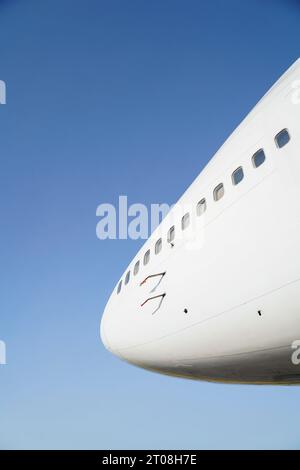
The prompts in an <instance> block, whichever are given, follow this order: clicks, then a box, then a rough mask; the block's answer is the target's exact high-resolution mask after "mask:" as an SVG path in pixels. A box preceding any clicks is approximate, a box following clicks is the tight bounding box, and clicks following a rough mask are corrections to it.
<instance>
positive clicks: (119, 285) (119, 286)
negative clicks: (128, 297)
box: [117, 281, 122, 294]
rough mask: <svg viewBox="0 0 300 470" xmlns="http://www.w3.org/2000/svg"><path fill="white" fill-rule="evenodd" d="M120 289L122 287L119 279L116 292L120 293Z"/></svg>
mask: <svg viewBox="0 0 300 470" xmlns="http://www.w3.org/2000/svg"><path fill="white" fill-rule="evenodd" d="M121 289H122V281H120V282H119V284H118V289H117V294H120V292H121Z"/></svg>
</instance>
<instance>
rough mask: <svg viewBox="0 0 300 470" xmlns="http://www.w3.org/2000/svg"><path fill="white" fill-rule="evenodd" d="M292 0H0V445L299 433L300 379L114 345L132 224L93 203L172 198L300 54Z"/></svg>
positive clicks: (288, 438)
mask: <svg viewBox="0 0 300 470" xmlns="http://www.w3.org/2000/svg"><path fill="white" fill-rule="evenodd" d="M299 21H300V3H299V2H297V1H286V0H285V1H284V0H282V1H280V0H263V1H262V0H251V1H250V0H248V1H247V0H243V1H240V0H227V1H221V0H213V1H200V0H180V1H179V0H151V1H150V0H148V1H146V0H127V1H124V0H106V1H104V0H103V1H102V0H99V1H96V0H87V1H83V0H82V1H80V0H51V1H50V0H44V1H43V2H41V1H40V0H27V1H21V0H7V1H0V79H2V80H5V81H6V83H7V104H6V105H5V106H0V124H1V139H0V142H1V145H0V149H1V150H0V162H1V169H0V192H1V194H0V214H1V230H0V241H1V243H0V267H1V295H0V339H2V340H5V341H6V344H7V361H8V364H7V365H6V366H0V448H5V449H8V448H20V449H29V448H70V449H74V448H99V449H101V448H111V449H115V448H122V449H125V448H154V449H155V448H210V449H211V448H235V447H236V448H300V430H299V420H300V407H299V393H300V389H299V388H293V387H286V388H285V387H278V388H271V387H255V386H236V385H215V384H208V383H202V382H192V381H185V380H181V379H174V378H170V377H165V376H160V375H156V374H152V373H150V372H146V371H143V370H139V369H137V368H135V367H132V366H130V365H128V364H125V363H122V362H121V361H119V360H118V359H117V358H115V357H113V356H112V355H110V354H109V353H108V352H107V351H106V350H105V349H104V347H103V346H102V344H101V342H100V339H99V333H98V330H99V321H100V317H101V314H102V311H103V308H104V306H105V303H106V300H107V298H108V296H109V294H110V291H111V290H112V288H113V287H114V285H115V283H116V281H117V280H118V278H119V276H120V274H121V273H122V272H123V270H124V268H125V267H126V265H127V264H128V262H129V261H130V259H131V257H132V256H133V255H134V254H135V252H136V251H137V249H138V248H139V247H140V245H141V243H142V242H140V241H136V242H134V241H100V240H98V239H97V238H96V234H95V228H96V223H97V218H96V216H95V211H96V207H97V206H98V204H100V203H102V202H111V203H114V202H116V201H117V198H118V195H119V194H127V195H128V197H129V202H142V203H145V204H150V203H155V202H168V203H172V202H175V201H176V199H177V198H178V197H179V196H180V195H181V194H182V192H183V191H184V190H185V189H186V188H187V186H188V185H189V184H190V183H191V182H192V180H193V179H194V178H195V177H196V176H197V174H198V173H199V172H200V170H201V169H202V168H203V166H204V165H205V164H206V163H207V161H208V160H209V159H210V158H211V156H212V155H213V153H214V152H215V151H216V150H217V149H218V147H219V146H220V145H221V144H222V143H223V141H224V140H225V139H226V137H227V136H228V135H229V133H230V132H231V131H232V130H233V129H234V128H235V126H236V125H237V124H238V123H239V122H240V121H241V119H242V118H243V117H244V116H245V115H246V114H247V112H248V111H249V110H250V108H251V107H252V106H253V105H254V104H255V103H256V102H257V100H258V99H259V98H260V97H261V96H262V95H263V93H264V92H265V91H266V90H267V89H268V87H269V86H270V85H272V84H273V82H274V81H275V80H276V79H277V78H278V77H279V76H280V74H281V73H283V72H284V70H285V69H286V68H287V67H288V66H289V65H290V64H291V63H292V62H293V61H294V60H295V59H296V58H297V57H298V56H300V28H299Z"/></svg>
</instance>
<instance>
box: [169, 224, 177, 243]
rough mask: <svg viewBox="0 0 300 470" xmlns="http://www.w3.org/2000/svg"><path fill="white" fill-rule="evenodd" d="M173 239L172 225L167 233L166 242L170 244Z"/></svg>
mask: <svg viewBox="0 0 300 470" xmlns="http://www.w3.org/2000/svg"><path fill="white" fill-rule="evenodd" d="M174 239H175V226H174V225H173V226H172V227H171V228H170V230H169V231H168V238H167V240H168V242H169V243H172V242H173V241H174Z"/></svg>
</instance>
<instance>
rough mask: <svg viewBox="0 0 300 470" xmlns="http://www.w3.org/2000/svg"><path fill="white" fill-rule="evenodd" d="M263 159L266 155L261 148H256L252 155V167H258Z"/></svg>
mask: <svg viewBox="0 0 300 470" xmlns="http://www.w3.org/2000/svg"><path fill="white" fill-rule="evenodd" d="M265 159H266V155H265V152H264V151H263V149H260V150H258V151H257V152H256V153H255V154H254V155H253V157H252V164H253V166H254V168H258V167H259V166H260V165H262V164H263V163H264V161H265Z"/></svg>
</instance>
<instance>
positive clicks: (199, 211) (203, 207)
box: [196, 198, 206, 216]
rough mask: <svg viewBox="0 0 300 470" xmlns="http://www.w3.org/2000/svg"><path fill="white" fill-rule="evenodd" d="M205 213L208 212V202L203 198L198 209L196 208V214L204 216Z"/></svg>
mask: <svg viewBox="0 0 300 470" xmlns="http://www.w3.org/2000/svg"><path fill="white" fill-rule="evenodd" d="M205 211H206V200H205V199H204V198H203V199H201V201H199V202H198V204H197V207H196V212H197V215H198V216H200V215H202V214H204V212H205Z"/></svg>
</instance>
